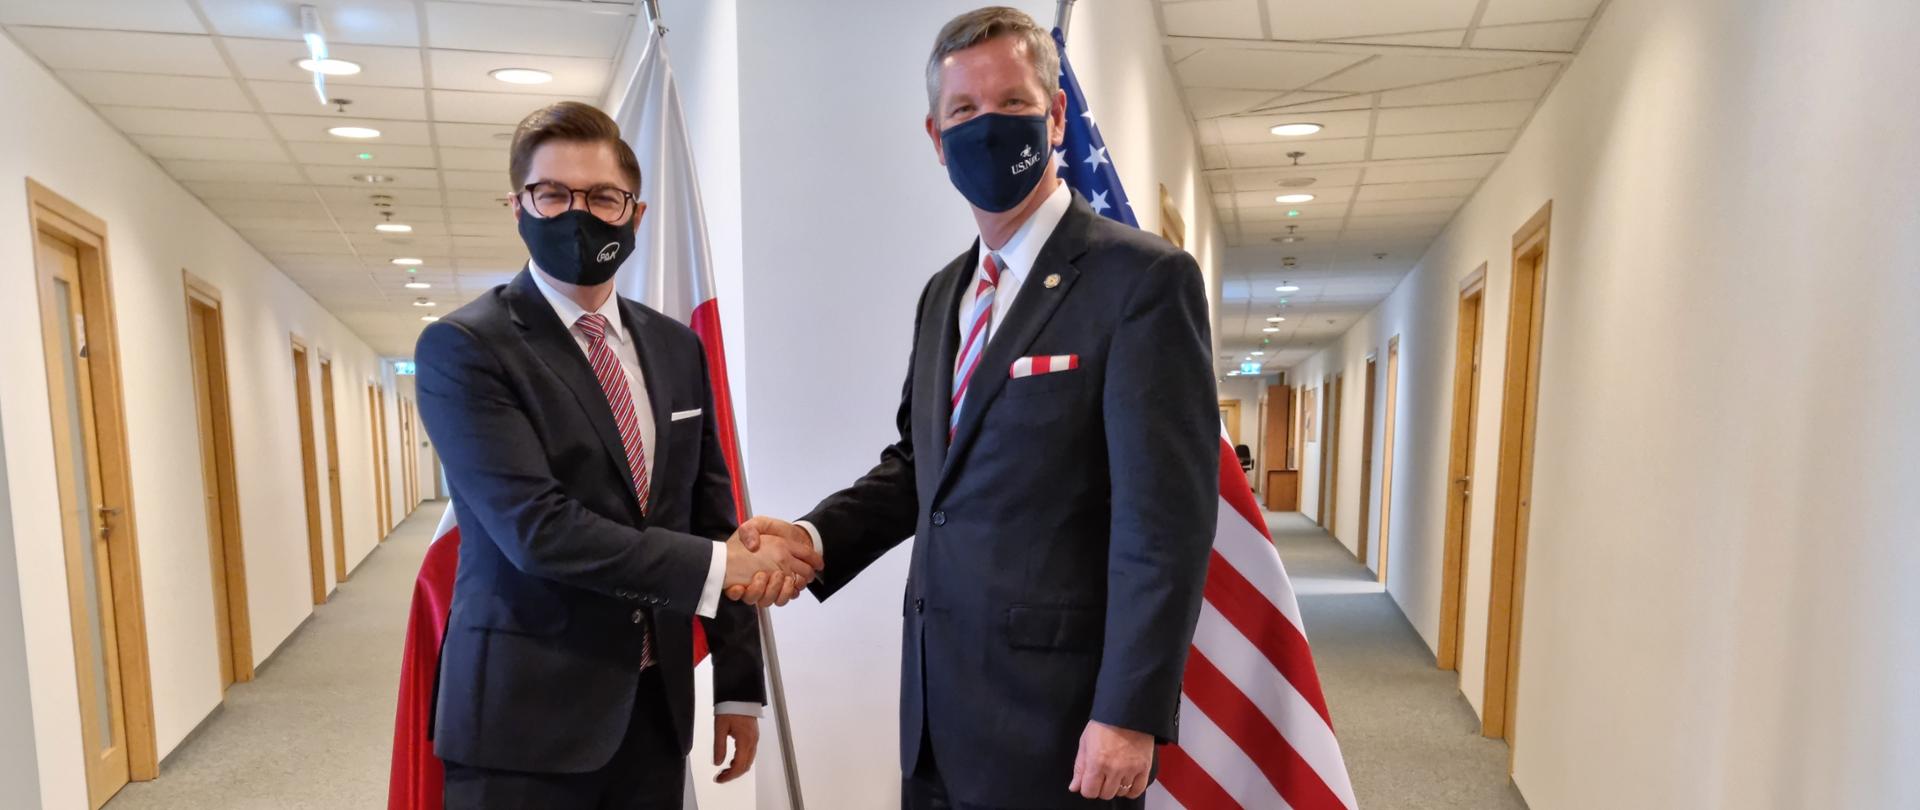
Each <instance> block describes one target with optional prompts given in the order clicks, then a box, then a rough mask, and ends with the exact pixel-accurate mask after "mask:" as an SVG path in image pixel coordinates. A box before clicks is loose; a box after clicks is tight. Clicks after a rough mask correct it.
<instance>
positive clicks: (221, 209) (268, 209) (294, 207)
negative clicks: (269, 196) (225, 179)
mask: <svg viewBox="0 0 1920 810" xmlns="http://www.w3.org/2000/svg"><path fill="white" fill-rule="evenodd" d="M207 207H208V208H212V209H213V210H214V211H215V212H216V213H218V214H220V215H221V216H223V217H280V218H284V219H313V218H325V217H326V216H327V208H326V206H324V205H321V204H320V202H319V201H318V200H316V199H314V198H313V196H312V195H311V193H309V195H308V197H307V199H305V200H229V199H215V200H209V201H208V202H207Z"/></svg>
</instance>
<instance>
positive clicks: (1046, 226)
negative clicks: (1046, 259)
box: [980, 183, 1073, 289]
mask: <svg viewBox="0 0 1920 810" xmlns="http://www.w3.org/2000/svg"><path fill="white" fill-rule="evenodd" d="M1072 204H1073V192H1072V191H1070V190H1069V189H1068V188H1067V184H1066V183H1061V184H1059V185H1058V186H1055V187H1054V189H1053V193H1052V194H1049V195H1047V199H1046V202H1043V203H1040V207H1039V208H1036V209H1034V211H1033V216H1030V217H1027V221H1026V222H1023V223H1020V228H1019V229H1018V230H1015V231H1014V232H1013V236H1012V237H1011V238H1009V239H1007V243H1006V244H1005V245H1002V246H1001V247H1000V249H999V250H998V251H995V252H997V253H999V254H1000V261H1001V263H1002V264H1004V265H1005V267H1003V268H1001V269H1002V271H1003V272H1005V273H1010V274H1012V276H1013V284H1012V286H1013V287H1014V288H1016V289H1017V288H1019V286H1020V285H1021V284H1022V283H1024V282H1025V281H1026V280H1027V271H1028V270H1032V269H1033V263H1034V262H1036V261H1038V260H1039V259H1040V250H1041V248H1044V247H1046V246H1047V240H1048V239H1049V238H1051V237H1052V236H1053V231H1054V229H1055V228H1057V227H1059V225H1060V218H1061V217H1064V216H1066V215H1067V208H1068V207H1069V206H1071V205H1072ZM986 244H987V241H986V239H985V238H982V239H981V240H980V246H981V248H983V249H984V248H985V247H986ZM999 286H1000V287H1001V288H1002V289H1005V288H1006V287H1007V286H1008V285H1007V284H1006V283H1005V282H1002V283H1001V284H1000V285H999Z"/></svg>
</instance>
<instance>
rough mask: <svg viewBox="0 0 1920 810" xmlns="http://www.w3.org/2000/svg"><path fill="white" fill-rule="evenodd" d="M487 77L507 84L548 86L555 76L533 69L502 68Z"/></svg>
mask: <svg viewBox="0 0 1920 810" xmlns="http://www.w3.org/2000/svg"><path fill="white" fill-rule="evenodd" d="M487 75H488V76H492V77H494V78H495V79H499V80H500V81H503V82H506V83H507V84H546V83H547V82H550V81H553V74H551V73H548V72H546V71H544V70H534V69H533V68H501V69H499V70H495V71H492V72H489V73H488V74H487Z"/></svg>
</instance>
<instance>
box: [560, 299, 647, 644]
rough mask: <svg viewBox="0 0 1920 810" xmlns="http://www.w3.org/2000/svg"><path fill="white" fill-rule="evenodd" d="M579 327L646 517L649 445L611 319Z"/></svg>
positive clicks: (594, 315) (595, 316)
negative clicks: (610, 334) (610, 336)
mask: <svg viewBox="0 0 1920 810" xmlns="http://www.w3.org/2000/svg"><path fill="white" fill-rule="evenodd" d="M578 323H579V326H580V332H581V333H582V334H584V335H586V336H587V362H588V363H589V364H590V365H592V366H593V376H594V377H596V378H598V379H599V381H600V391H601V392H602V393H604V394H606V395H607V405H608V407H610V408H612V409H613V423H614V424H615V425H617V426H618V427H619V428H620V444H621V446H622V447H623V448H624V449H625V450H626V454H627V467H628V468H629V469H631V470H633V491H634V493H635V494H636V495H638V496H639V498H640V514H642V515H645V514H646V513H647V493H648V491H649V489H650V487H649V486H648V485H649V483H650V481H649V480H648V475H647V445H646V442H645V441H644V440H642V439H641V438H640V420H639V418H638V417H636V416H635V415H634V412H633V392H632V391H631V390H629V389H628V388H627V375H626V373H625V372H623V371H621V370H620V358H618V357H616V356H614V353H613V349H612V348H611V347H609V346H607V331H608V330H609V329H610V328H611V327H612V324H610V323H608V322H607V316H605V315H601V314H600V313H598V312H589V313H587V314H585V315H582V316H580V320H579V322H578ZM645 618H651V617H648V616H646V615H645V614H644V613H643V612H641V611H638V610H636V611H634V621H635V622H636V623H640V622H641V620H642V619H645ZM652 665H653V626H652V623H651V622H645V623H644V627H643V628H642V632H641V636H640V669H642V670H645V669H646V668H647V667H650V666H652Z"/></svg>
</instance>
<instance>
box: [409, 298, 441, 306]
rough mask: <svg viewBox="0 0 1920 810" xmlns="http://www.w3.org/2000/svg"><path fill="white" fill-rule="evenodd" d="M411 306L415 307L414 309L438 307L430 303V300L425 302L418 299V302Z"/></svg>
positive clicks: (423, 299)
mask: <svg viewBox="0 0 1920 810" xmlns="http://www.w3.org/2000/svg"><path fill="white" fill-rule="evenodd" d="M413 305H414V306H416V307H432V306H439V305H438V304H435V303H433V302H432V301H430V300H427V299H425V298H422V299H420V300H418V301H415V302H413Z"/></svg>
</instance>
